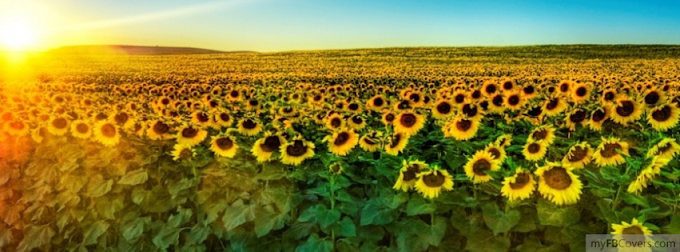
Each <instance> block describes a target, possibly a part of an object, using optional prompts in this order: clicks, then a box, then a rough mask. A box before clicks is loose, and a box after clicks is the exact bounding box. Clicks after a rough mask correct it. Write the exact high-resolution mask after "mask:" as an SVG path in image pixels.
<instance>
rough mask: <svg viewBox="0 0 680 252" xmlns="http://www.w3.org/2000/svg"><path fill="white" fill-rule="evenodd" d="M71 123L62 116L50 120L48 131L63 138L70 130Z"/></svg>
mask: <svg viewBox="0 0 680 252" xmlns="http://www.w3.org/2000/svg"><path fill="white" fill-rule="evenodd" d="M68 126H69V121H68V120H67V119H66V118H64V117H61V116H57V117H52V118H50V122H49V125H48V127H47V130H48V131H49V132H50V134H52V135H55V136H63V135H64V134H66V132H68V130H69V127H68Z"/></svg>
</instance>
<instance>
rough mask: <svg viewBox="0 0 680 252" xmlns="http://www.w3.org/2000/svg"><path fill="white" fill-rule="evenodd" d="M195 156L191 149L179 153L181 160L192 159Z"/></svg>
mask: <svg viewBox="0 0 680 252" xmlns="http://www.w3.org/2000/svg"><path fill="white" fill-rule="evenodd" d="M193 155H194V153H193V152H191V150H190V149H182V151H181V152H180V153H179V158H180V159H190V158H191V157H192V156H193Z"/></svg>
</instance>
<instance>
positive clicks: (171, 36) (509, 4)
mask: <svg viewBox="0 0 680 252" xmlns="http://www.w3.org/2000/svg"><path fill="white" fill-rule="evenodd" d="M5 1H7V2H5ZM2 2H5V3H2ZM3 11H4V13H3ZM8 11H11V12H13V13H14V14H16V15H23V16H25V19H27V20H32V21H31V22H33V23H35V26H36V27H38V30H39V31H40V33H41V34H40V35H41V36H40V39H41V42H40V43H39V44H40V45H41V46H38V47H39V48H40V49H49V48H52V47H58V46H63V45H82V44H133V45H152V46H154V45H160V46H188V47H200V48H208V49H217V50H253V51H262V52H267V51H286V50H307V49H336V48H366V47H395V46H504V45H536V44H575V43H578V44H680V12H679V11H680V1H631V0H619V1H586V0H569V1H539V0H518V1H490V0H480V1H388V0H384V1H360V0H344V1H335V0H318V1H311V0H222V1H219V0H218V1H214V0H202V1H196V0H194V1H192V0H151V1H140V0H88V1H82V0H0V14H4V15H6V14H7V12H8ZM0 16H2V15H0Z"/></svg>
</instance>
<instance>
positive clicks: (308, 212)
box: [297, 204, 326, 223]
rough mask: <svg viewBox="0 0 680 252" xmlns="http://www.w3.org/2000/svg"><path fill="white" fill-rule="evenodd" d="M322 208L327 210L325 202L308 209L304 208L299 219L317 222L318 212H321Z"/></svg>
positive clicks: (300, 220)
mask: <svg viewBox="0 0 680 252" xmlns="http://www.w3.org/2000/svg"><path fill="white" fill-rule="evenodd" d="M320 209H323V210H325V209H326V206H325V205H323V204H319V205H314V206H311V207H308V208H307V209H305V210H303V211H302V213H300V216H298V219H297V221H299V222H310V223H317V222H318V218H317V216H318V214H317V212H319V210H320Z"/></svg>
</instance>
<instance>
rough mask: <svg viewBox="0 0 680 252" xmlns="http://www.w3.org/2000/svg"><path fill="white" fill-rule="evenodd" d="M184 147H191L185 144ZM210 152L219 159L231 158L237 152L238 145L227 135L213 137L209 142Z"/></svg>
mask: <svg viewBox="0 0 680 252" xmlns="http://www.w3.org/2000/svg"><path fill="white" fill-rule="evenodd" d="M185 145H186V146H190V147H191V146H192V145H188V144H185ZM210 150H211V151H213V152H214V153H215V154H216V155H218V156H221V157H227V158H233V157H234V156H235V155H236V151H238V145H236V140H234V137H232V136H229V135H217V136H213V137H212V140H211V141H210Z"/></svg>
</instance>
